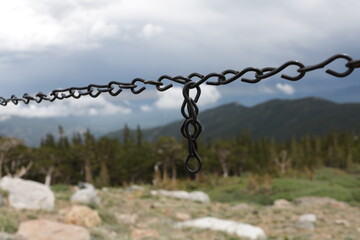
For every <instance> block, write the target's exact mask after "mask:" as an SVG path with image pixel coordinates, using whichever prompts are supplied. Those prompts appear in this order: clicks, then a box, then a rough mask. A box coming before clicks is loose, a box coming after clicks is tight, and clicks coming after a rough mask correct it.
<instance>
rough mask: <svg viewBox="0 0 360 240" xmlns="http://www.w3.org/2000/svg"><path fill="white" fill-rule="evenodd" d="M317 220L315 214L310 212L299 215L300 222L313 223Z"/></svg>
mask: <svg viewBox="0 0 360 240" xmlns="http://www.w3.org/2000/svg"><path fill="white" fill-rule="evenodd" d="M316 220H317V218H316V215H315V214H312V213H307V214H303V215H301V216H300V217H299V221H300V222H311V223H315V222H316Z"/></svg>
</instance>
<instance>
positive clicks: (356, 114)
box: [106, 97, 360, 141]
mask: <svg viewBox="0 0 360 240" xmlns="http://www.w3.org/2000/svg"><path fill="white" fill-rule="evenodd" d="M200 112H201V110H200ZM199 120H200V121H201V123H202V124H203V126H204V130H203V133H202V134H201V136H202V138H203V139H209V138H211V139H217V138H231V137H234V136H237V135H240V134H241V133H242V132H245V131H247V132H249V133H250V135H251V136H252V137H253V138H260V137H270V138H274V139H277V140H287V139H290V138H292V137H300V136H302V135H304V134H311V135H322V134H324V133H326V132H328V131H331V130H339V131H358V132H359V131H360V103H344V104H338V103H334V102H331V101H328V100H326V99H322V98H318V97H308V98H302V99H296V100H280V99H274V100H270V101H267V102H264V103H261V104H258V105H255V106H253V107H246V106H243V105H241V104H240V103H229V104H225V105H222V106H219V107H216V108H213V109H209V110H206V111H203V112H201V113H200V114H199ZM181 123H182V121H181V120H180V121H176V122H173V123H170V124H167V125H164V126H159V127H155V128H151V129H146V130H144V137H145V139H146V140H147V141H155V140H156V139H157V138H158V137H159V136H162V135H167V136H174V137H176V138H179V139H180V138H181V135H180V132H179V129H180V126H181ZM106 136H108V137H111V138H116V139H119V140H121V139H122V136H123V135H122V130H119V131H115V132H112V133H109V134H107V135H106Z"/></svg>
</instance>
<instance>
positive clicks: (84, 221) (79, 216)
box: [60, 206, 101, 227]
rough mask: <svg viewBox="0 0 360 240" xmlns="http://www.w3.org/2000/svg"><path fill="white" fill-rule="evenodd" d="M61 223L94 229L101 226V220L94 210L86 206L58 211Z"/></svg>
mask: <svg viewBox="0 0 360 240" xmlns="http://www.w3.org/2000/svg"><path fill="white" fill-rule="evenodd" d="M60 213H61V215H63V218H62V220H63V222H64V223H67V224H75V225H80V226H84V227H95V226H98V225H100V224H101V218H100V216H99V214H98V212H97V211H96V210H93V209H91V208H89V207H87V206H72V207H70V208H68V209H64V210H61V211H60Z"/></svg>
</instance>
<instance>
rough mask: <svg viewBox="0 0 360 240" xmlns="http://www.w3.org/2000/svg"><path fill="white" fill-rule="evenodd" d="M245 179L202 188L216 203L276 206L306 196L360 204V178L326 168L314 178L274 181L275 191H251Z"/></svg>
mask: <svg viewBox="0 0 360 240" xmlns="http://www.w3.org/2000/svg"><path fill="white" fill-rule="evenodd" d="M248 179H249V176H247V177H244V178H232V179H227V180H223V181H219V184H218V185H217V186H216V187H209V186H208V187H207V186H206V185H204V184H202V185H200V187H199V189H200V190H201V189H202V190H204V191H206V192H208V194H209V195H210V198H211V199H212V200H213V201H219V202H229V203H236V202H249V203H256V204H261V205H268V204H272V203H273V202H274V201H275V200H276V199H279V198H283V199H287V200H289V201H291V200H293V199H295V198H299V197H304V196H319V197H330V198H334V199H336V200H339V201H344V202H347V203H350V204H352V205H360V176H358V175H352V174H346V173H344V172H341V171H339V170H335V169H329V168H324V169H320V170H318V171H316V172H315V175H314V179H313V180H310V179H307V178H289V177H287V178H273V179H272V180H271V183H270V186H271V190H267V191H262V189H261V187H260V188H259V189H260V190H257V191H256V192H254V191H249V189H247V187H246V186H247V185H246V182H247V181H248Z"/></svg>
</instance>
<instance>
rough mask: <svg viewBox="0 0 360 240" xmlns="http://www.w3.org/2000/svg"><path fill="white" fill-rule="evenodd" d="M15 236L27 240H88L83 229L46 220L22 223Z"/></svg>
mask: <svg viewBox="0 0 360 240" xmlns="http://www.w3.org/2000/svg"><path fill="white" fill-rule="evenodd" d="M17 235H19V236H21V237H24V238H25V239H27V240H45V239H46V240H90V233H89V231H88V230H87V229H86V228H84V227H80V226H74V225H70V224H64V223H58V222H52V221H48V220H31V221H26V222H22V223H21V224H20V227H19V230H18V232H17Z"/></svg>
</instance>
